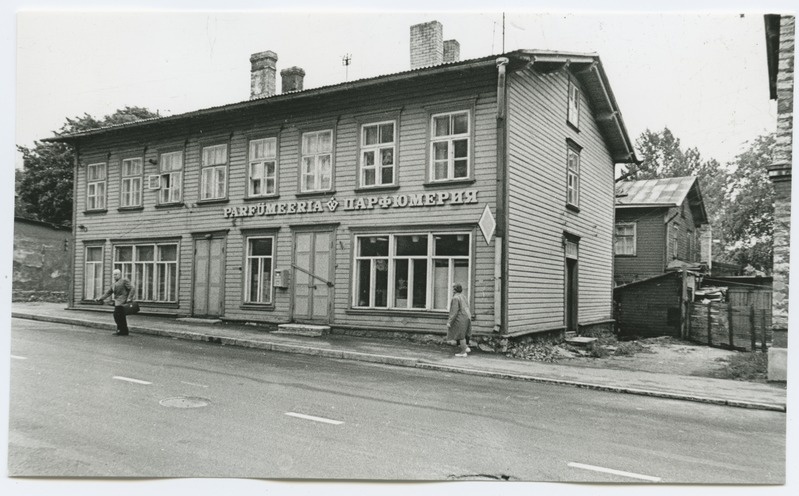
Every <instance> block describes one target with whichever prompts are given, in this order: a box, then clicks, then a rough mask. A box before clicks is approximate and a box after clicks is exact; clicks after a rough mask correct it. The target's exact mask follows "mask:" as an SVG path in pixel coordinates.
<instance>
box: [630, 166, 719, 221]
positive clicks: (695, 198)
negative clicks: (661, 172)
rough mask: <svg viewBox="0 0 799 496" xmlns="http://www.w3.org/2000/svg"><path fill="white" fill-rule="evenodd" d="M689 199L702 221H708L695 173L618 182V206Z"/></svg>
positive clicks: (667, 204)
mask: <svg viewBox="0 0 799 496" xmlns="http://www.w3.org/2000/svg"><path fill="white" fill-rule="evenodd" d="M686 199H687V200H688V204H689V206H690V207H691V210H692V212H693V214H694V218H695V220H696V221H697V222H699V223H700V224H705V223H707V212H706V211H705V203H704V201H702V193H701V192H700V191H699V181H698V180H697V178H696V176H684V177H667V178H663V179H645V180H642V181H622V182H619V183H616V208H622V207H630V208H632V207H679V206H680V205H682V204H683V203H684V202H685V201H686Z"/></svg>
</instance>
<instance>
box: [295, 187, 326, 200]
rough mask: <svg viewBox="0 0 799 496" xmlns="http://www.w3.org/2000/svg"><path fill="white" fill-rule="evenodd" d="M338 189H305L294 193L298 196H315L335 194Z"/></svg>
mask: <svg viewBox="0 0 799 496" xmlns="http://www.w3.org/2000/svg"><path fill="white" fill-rule="evenodd" d="M335 194H336V190H334V189H330V190H327V191H304V192H299V191H298V192H297V193H295V194H294V196H296V197H297V198H313V197H315V196H330V195H335Z"/></svg>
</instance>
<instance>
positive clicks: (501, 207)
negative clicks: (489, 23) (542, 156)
mask: <svg viewBox="0 0 799 496" xmlns="http://www.w3.org/2000/svg"><path fill="white" fill-rule="evenodd" d="M509 62H510V60H509V59H508V58H507V57H499V58H498V59H497V60H496V65H497V209H496V210H497V231H496V236H495V239H494V242H495V243H496V244H495V246H494V332H498V333H500V334H501V333H503V332H507V331H508V325H507V324H508V305H507V301H508V235H507V229H508V174H507V167H508V163H507V162H508V142H507V139H508V122H507V115H508V102H507V95H508V88H507V77H506V70H507V65H508V63H509Z"/></svg>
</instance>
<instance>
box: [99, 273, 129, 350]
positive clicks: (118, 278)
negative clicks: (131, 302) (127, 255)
mask: <svg viewBox="0 0 799 496" xmlns="http://www.w3.org/2000/svg"><path fill="white" fill-rule="evenodd" d="M113 275H114V283H113V284H111V287H110V288H108V291H106V292H105V294H103V296H101V297H99V298H97V301H103V300H105V299H107V298H108V297H109V296H111V295H112V294H113V295H114V322H116V324H117V332H116V334H115V336H127V335H128V318H127V317H126V316H125V307H124V306H123V305H124V304H125V303H127V301H128V298H129V297H130V293H131V292H132V291H133V287H132V286H131V285H130V281H128V280H127V279H125V278H123V277H122V271H120V270H119V269H115V270H114V272H113Z"/></svg>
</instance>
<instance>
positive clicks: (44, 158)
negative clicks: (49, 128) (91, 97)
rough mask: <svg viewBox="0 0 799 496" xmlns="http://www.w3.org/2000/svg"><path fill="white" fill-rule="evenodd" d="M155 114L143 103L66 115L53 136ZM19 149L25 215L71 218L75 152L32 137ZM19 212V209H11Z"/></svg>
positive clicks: (66, 220)
mask: <svg viewBox="0 0 799 496" xmlns="http://www.w3.org/2000/svg"><path fill="white" fill-rule="evenodd" d="M152 117H158V114H156V113H153V112H151V111H150V110H148V109H146V108H144V107H125V108H122V109H119V110H117V111H116V112H114V113H113V114H110V115H106V116H105V117H103V118H102V119H100V120H98V119H95V118H94V117H92V116H91V115H89V114H83V116H81V117H75V118H71V119H70V118H67V119H66V122H65V123H64V125H63V126H61V128H60V129H59V130H58V131H56V132H55V134H56V135H57V136H61V135H64V134H71V133H77V132H82V131H88V130H90V129H97V128H100V127H106V126H112V125H117V124H124V123H128V122H134V121H138V120H142V119H149V118H152ZM17 150H19V152H20V153H22V160H23V164H24V165H23V171H22V178H21V180H20V181H19V188H18V194H19V201H18V202H17V204H16V205H15V206H17V205H19V206H20V207H21V208H22V207H23V206H24V208H25V210H26V212H24V213H25V214H26V215H27V216H28V217H33V218H35V219H37V220H41V221H45V222H50V223H53V224H64V225H68V224H70V223H71V221H72V180H73V178H72V167H73V164H74V160H75V153H74V151H73V150H72V147H70V146H69V145H66V144H64V143H43V142H41V141H35V142H34V146H33V147H31V148H28V147H25V146H17ZM15 213H17V214H22V213H23V212H15Z"/></svg>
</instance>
